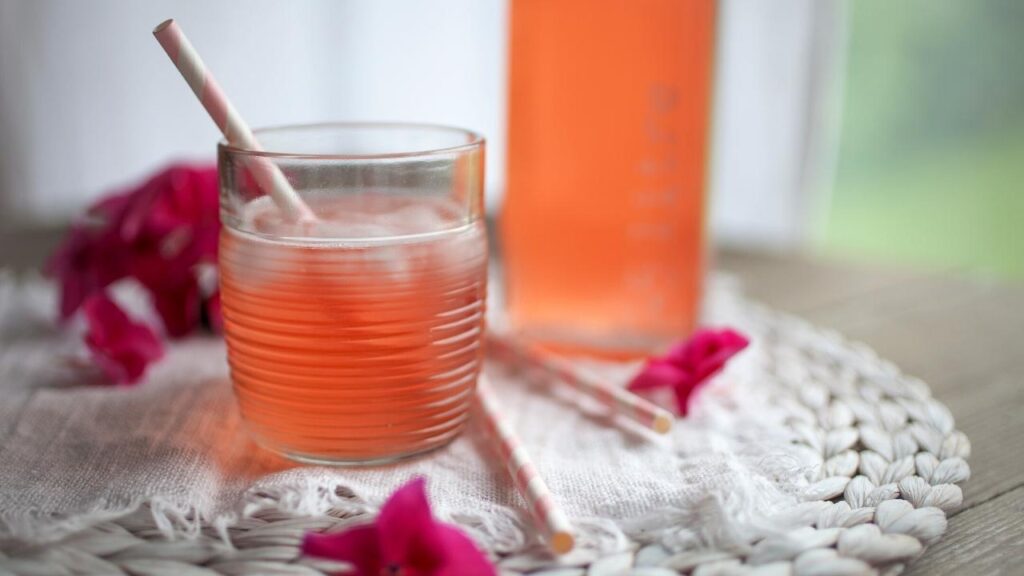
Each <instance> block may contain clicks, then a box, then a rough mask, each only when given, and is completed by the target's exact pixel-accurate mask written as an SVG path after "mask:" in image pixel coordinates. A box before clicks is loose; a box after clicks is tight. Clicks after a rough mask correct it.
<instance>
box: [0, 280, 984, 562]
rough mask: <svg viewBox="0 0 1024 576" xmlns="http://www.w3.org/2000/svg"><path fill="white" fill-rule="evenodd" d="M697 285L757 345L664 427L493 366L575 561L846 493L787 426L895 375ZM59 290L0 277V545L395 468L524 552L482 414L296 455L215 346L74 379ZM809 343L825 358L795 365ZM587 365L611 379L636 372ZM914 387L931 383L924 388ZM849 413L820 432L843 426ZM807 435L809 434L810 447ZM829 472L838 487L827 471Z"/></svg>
mask: <svg viewBox="0 0 1024 576" xmlns="http://www.w3.org/2000/svg"><path fill="white" fill-rule="evenodd" d="M710 293H711V296H710V297H709V298H708V303H707V310H706V314H705V323H706V324H708V325H729V326H732V327H735V328H737V329H739V330H741V331H743V332H745V333H746V334H747V335H749V336H750V337H751V340H752V345H751V347H750V348H748V349H747V350H746V351H744V352H743V353H742V354H741V355H740V356H738V357H737V358H736V359H735V360H734V361H733V362H732V363H731V364H729V365H728V367H727V368H726V370H725V371H724V372H723V373H722V374H721V375H719V376H718V377H716V378H715V379H714V381H713V383H712V384H711V385H710V386H709V387H708V388H706V389H705V390H704V391H703V392H702V393H701V395H700V396H699V397H698V399H697V401H696V402H695V404H694V409H693V411H692V413H691V415H690V416H689V417H687V418H686V419H684V420H681V421H679V422H678V423H677V426H676V427H675V428H674V429H673V431H672V432H671V433H670V434H669V435H667V436H666V437H657V436H655V435H653V434H649V433H647V432H645V431H643V430H638V429H637V428H635V427H632V426H631V425H630V424H629V423H627V422H621V421H618V420H609V419H608V418H607V417H606V416H604V415H603V413H602V412H601V410H600V408H597V407H592V409H590V410H587V411H584V412H581V411H579V410H577V409H575V408H573V407H572V406H570V405H569V404H567V402H568V401H570V400H572V399H573V398H575V397H573V396H567V395H565V394H562V393H556V392H555V391H554V390H552V389H550V388H546V387H544V386H543V385H542V386H536V385H531V384H529V383H527V382H526V381H524V379H523V378H522V376H521V375H518V374H516V373H514V372H510V371H508V370H506V369H505V368H503V367H501V366H500V365H495V364H491V363H489V364H488V366H487V370H488V372H489V373H490V374H491V375H492V379H493V381H494V388H495V390H496V392H498V396H499V398H500V400H501V402H502V406H503V407H504V409H505V410H506V411H507V414H508V416H509V421H510V423H511V424H512V425H513V426H514V427H515V429H516V431H517V432H518V433H519V434H520V435H521V438H522V440H523V442H524V444H525V446H526V447H527V448H528V450H529V451H530V454H531V455H532V457H533V459H534V460H535V461H536V464H537V467H538V469H539V471H540V473H541V474H542V475H543V476H544V478H545V479H546V481H547V483H548V485H549V486H550V488H551V490H552V492H553V493H554V494H555V496H556V499H557V501H558V502H559V503H560V504H561V505H562V506H563V507H564V509H565V511H566V512H567V513H568V515H569V517H570V518H571V519H572V521H573V522H574V523H575V524H576V527H577V528H578V532H579V542H580V549H579V550H578V551H576V552H574V554H576V555H579V556H584V557H589V558H598V557H600V556H606V555H608V554H610V553H614V552H617V551H620V550H626V549H629V548H630V547H633V546H634V544H633V542H636V541H639V542H658V543H660V544H661V545H662V546H664V547H665V548H667V549H669V550H686V549H692V548H694V547H695V546H697V547H700V548H704V549H707V548H710V549H714V550H720V551H726V552H732V553H734V554H746V553H748V552H749V551H750V550H751V547H752V545H753V544H755V543H757V542H762V541H765V539H766V538H768V539H769V540H770V538H771V537H773V536H776V535H778V534H782V533H784V532H786V531H788V530H792V529H795V528H799V527H801V526H806V525H807V524H809V523H811V522H812V521H811V520H808V519H807V518H805V516H806V517H808V518H809V517H810V516H808V513H810V514H812V515H813V517H815V518H816V517H817V515H818V513H819V512H820V507H819V508H816V509H815V511H809V509H808V508H807V507H806V506H804V505H802V504H800V503H801V502H802V501H804V500H812V501H818V502H813V503H815V504H822V502H820V500H828V499H830V498H833V497H834V496H836V495H837V494H842V492H843V489H844V488H846V486H847V483H849V478H850V476H852V475H853V474H854V473H855V471H856V470H857V462H856V461H854V462H853V463H852V466H853V468H852V469H851V470H845V469H843V470H839V469H838V468H836V470H838V472H837V471H832V472H829V470H832V469H831V468H829V466H832V467H833V468H835V467H837V466H838V467H839V468H842V467H843V463H842V462H839V463H833V462H832V460H831V459H829V460H827V459H828V458H829V457H830V456H834V455H839V456H842V455H843V454H845V453H847V452H850V450H849V449H850V448H852V447H854V445H855V444H856V443H857V442H858V436H857V433H856V430H855V429H853V428H850V430H854V433H853V437H852V438H847V436H849V435H848V434H847V435H841V434H840V435H837V437H836V438H832V435H831V434H829V435H828V436H827V437H826V436H825V435H824V433H822V434H821V438H817V436H815V437H814V438H804V437H801V435H800V434H801V427H800V425H799V424H800V421H802V420H805V419H808V418H809V419H810V420H814V421H815V422H816V421H817V420H816V419H817V417H818V415H817V414H815V413H814V406H815V404H816V403H817V404H820V405H821V407H822V408H823V410H824V412H823V415H822V417H824V418H833V417H834V418H840V419H843V418H844V416H843V414H839V415H835V416H833V415H831V412H832V410H830V409H829V405H828V398H829V394H830V390H831V391H832V393H836V392H835V391H836V390H837V386H838V388H839V389H841V388H842V386H844V385H846V386H852V383H853V382H854V381H856V380H857V379H858V378H875V379H876V380H878V381H879V382H883V381H889V380H892V379H893V378H894V376H893V373H894V369H893V368H892V367H891V366H889V365H887V364H884V363H882V362H880V361H877V359H874V360H872V358H873V357H869V356H868V357H865V356H864V355H865V354H866V353H865V352H863V351H859V350H857V349H855V348H851V347H849V346H848V345H845V344H843V343H840V342H838V339H826V340H824V341H821V342H817V341H816V342H813V343H812V342H810V339H812V338H816V339H819V340H820V333H818V332H812V331H810V330H806V329H801V327H802V326H803V325H802V324H787V323H786V322H782V321H779V320H778V319H777V318H776V317H775V316H773V315H771V314H770V313H768V312H766V311H763V310H761V309H759V308H757V307H755V306H752V305H750V304H749V303H747V302H746V301H744V300H743V299H742V298H741V297H740V296H739V294H738V291H737V290H736V289H735V288H734V287H731V286H730V285H729V283H728V282H723V281H722V280H721V279H719V280H718V281H716V282H714V283H713V285H712V288H711V290H710ZM129 296H130V295H129ZM54 297H55V296H54V293H53V288H52V286H51V285H49V284H48V283H46V282H43V281H41V280H38V279H30V280H23V281H15V280H14V279H13V278H12V277H10V276H0V543H2V542H3V541H4V540H7V541H11V540H16V541H33V542H45V541H54V540H56V539H59V538H61V537H62V536H64V535H66V534H68V533H71V532H75V531H78V530H80V529H82V528H83V527H85V526H88V525H92V524H95V523H97V522H101V521H104V520H107V519H110V518H114V517H117V516H120V515H123V514H125V513H127V512H130V511H132V510H134V509H136V508H138V507H139V506H140V505H141V504H143V503H148V504H149V505H150V507H151V508H152V511H153V515H154V519H155V521H156V525H157V526H158V527H159V528H160V529H161V530H162V531H164V532H165V533H167V534H169V535H174V536H179V535H188V534H197V533H198V531H199V529H200V526H201V524H204V523H205V524H212V525H213V526H216V527H219V528H220V529H222V530H223V529H224V528H226V527H227V526H230V525H231V524H232V523H233V522H235V521H237V520H238V519H239V518H241V517H244V516H246V515H251V514H254V513H257V512H260V513H262V512H263V511H265V510H266V509H268V508H276V509H282V510H285V511H287V512H291V513H302V514H322V513H324V512H325V511H327V510H329V509H333V510H339V509H340V510H346V509H348V510H351V511H352V512H362V511H372V510H374V509H375V508H376V507H378V506H379V505H380V503H382V502H383V501H384V500H385V499H386V498H387V496H388V495H389V494H390V493H391V492H392V491H393V490H394V489H395V488H397V487H398V486H399V485H401V484H402V483H404V482H405V481H406V480H408V479H409V478H410V477H412V476H414V475H424V476H426V477H427V478H428V489H429V492H430V497H431V500H432V502H433V504H434V508H435V511H436V512H437V514H438V515H439V516H441V517H442V518H445V519H447V520H449V521H452V522H456V523H458V524H460V525H461V526H463V527H464V528H465V529H466V530H467V531H468V532H469V533H470V534H471V535H472V536H474V537H475V538H476V539H477V540H478V541H479V542H480V544H481V545H483V546H484V547H485V548H487V549H488V550H490V551H492V552H495V553H498V554H503V555H505V554H510V553H518V554H521V553H524V552H527V551H529V550H530V549H539V547H538V544H537V536H536V533H535V531H534V530H533V528H532V525H531V522H530V520H529V517H528V516H527V513H526V511H525V508H524V506H523V502H522V500H521V499H520V498H519V496H518V495H517V494H516V492H515V490H514V488H513V486H512V484H511V483H510V482H509V480H508V478H507V476H506V472H505V470H504V468H503V467H502V466H501V465H500V463H498V462H496V461H495V457H494V455H493V454H494V453H493V452H492V451H491V449H490V446H489V444H488V442H487V440H486V438H485V437H484V435H483V434H482V431H481V430H480V429H479V428H478V427H477V426H475V425H473V424H471V425H470V426H469V428H467V430H466V432H465V433H464V434H463V435H462V436H461V437H459V438H458V439H457V440H456V441H455V442H454V443H453V444H451V445H450V446H448V447H446V448H444V449H442V450H440V451H437V452H434V453H432V454H429V455H427V456H425V457H421V458H418V459H414V460H411V461H408V462H404V463H400V464H396V465H391V466H386V467H374V468H364V469H345V468H329V467H318V466H307V465H299V464H295V463H292V462H290V461H287V460H284V459H282V458H279V457H277V456H275V455H272V454H270V453H268V452H266V451H263V450H261V449H259V448H258V447H257V446H256V445H254V444H253V442H252V441H251V440H250V439H249V438H248V437H247V435H246V433H245V430H244V427H243V424H242V422H241V421H240V419H239V415H238V412H237V410H236V408H235V404H234V399H233V397H232V392H231V388H230V384H229V383H228V381H227V379H226V376H227V368H226V365H225V361H224V346H223V343H222V342H221V341H220V340H218V339H214V338H194V339H190V340H186V341H184V342H181V343H177V344H175V345H173V346H172V347H171V348H170V350H169V354H168V356H167V357H166V358H165V359H164V360H162V361H161V362H160V363H159V364H157V365H156V366H155V367H154V369H153V370H152V371H151V373H150V374H149V376H148V377H147V378H146V380H145V381H143V382H142V383H140V384H139V385H138V386H137V387H134V388H111V387H103V386H94V385H86V384H85V383H84V381H85V380H87V377H86V376H83V372H82V369H81V368H80V367H74V363H73V362H69V361H68V359H69V358H74V357H75V355H80V354H81V353H82V352H81V349H80V346H81V345H80V344H79V343H78V341H77V339H76V338H75V337H73V336H72V335H70V334H68V333H66V332H65V333H60V332H57V331H55V330H54V328H53V327H52V326H53V325H52V320H51V318H52V316H53V311H54V309H55V304H54ZM790 322H791V321H790ZM808 349H811V350H816V351H818V352H820V355H821V358H818V359H813V358H811V359H810V361H809V360H808V357H807V350H808ZM816 367H817V368H816ZM821 367H824V368H821ZM584 368H585V369H590V370H599V371H601V372H602V373H603V375H604V376H605V377H607V378H612V379H615V380H616V381H619V382H624V381H625V380H626V379H627V378H628V377H629V375H630V374H631V373H633V372H634V371H635V370H636V369H637V368H638V365H637V364H633V365H589V366H585V367H584ZM825 379H829V380H834V381H830V382H828V383H826V382H824V380H825ZM910 384H911V386H910V388H911V389H912V390H913V389H915V386H914V385H913V384H914V382H910ZM901 385H902V384H901ZM922 386H923V385H922ZM795 388H797V389H800V390H801V391H802V392H801V394H804V392H803V390H804V389H806V395H807V398H806V399H805V400H806V401H802V402H797V401H794V394H793V390H794V389H795ZM783 390H785V391H786V392H785V393H782V391H783ZM916 390H917V391H916V392H914V393H915V394H917V393H920V394H924V395H925V396H926V395H927V387H924V389H923V391H921V389H920V386H917V388H916ZM926 400H927V398H922V401H926ZM847 412H849V410H848V409H847ZM844 414H845V413H844ZM851 414H852V413H851ZM938 416H942V414H939V415H938ZM938 416H936V417H938ZM849 420H850V421H849V422H847V421H845V420H844V421H843V422H839V421H837V422H835V423H834V424H835V426H836V427H837V428H841V427H842V426H847V427H848V426H849V425H850V424H851V422H852V421H853V420H852V416H851V418H850V419H849ZM905 420H906V412H904V413H903V421H904V422H905ZM949 427H950V430H949V432H952V421H951V420H950V422H949ZM826 428H827V426H826ZM812 433H813V434H816V433H817V432H814V431H812ZM815 440H818V441H819V443H820V444H822V445H821V446H820V447H818V448H814V441H815ZM964 441H966V439H964ZM940 442H941V439H940ZM826 443H827V445H826ZM833 444H834V445H833ZM809 446H811V448H812V449H809V448H808V447H809ZM915 446H916V445H915ZM855 455H856V454H855V453H854V456H855ZM890 457H891V455H890ZM826 460H827V461H826ZM847 467H848V466H847ZM862 468H863V466H862ZM883 471H884V464H883ZM912 472H913V466H911V470H909V471H908V472H907V474H910V473H912ZM862 473H863V472H862ZM880 474H881V473H880ZM831 475H836V476H837V477H839V476H843V478H842V479H843V480H845V482H843V483H842V486H839V485H838V484H837V482H832V483H829V481H831V480H833V478H830V477H827V476H831ZM903 476H906V474H904V475H903ZM903 476H899V477H897V478H895V480H886V481H898V480H899V479H900V478H902V477H903ZM960 479H961V480H962V478H960ZM874 480H875V483H881V482H880V480H879V479H874ZM865 481H867V480H865ZM953 481H959V480H953ZM868 483H869V484H870V482H868ZM832 484H836V485H835V486H833V485H832ZM805 512H807V513H805Z"/></svg>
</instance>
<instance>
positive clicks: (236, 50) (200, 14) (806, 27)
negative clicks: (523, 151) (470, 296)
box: [0, 0, 840, 246]
mask: <svg viewBox="0 0 1024 576" xmlns="http://www.w3.org/2000/svg"><path fill="white" fill-rule="evenodd" d="M507 1H508V0H430V1H426V0H424V1H419V0H379V1H374V0H349V1H344V0H343V1H328V0H290V1H287V2H286V1H283V0H258V1H252V0H250V1H247V2H237V1H229V0H187V1H178V2H172V1H169V0H149V1H146V2H133V1H129V0H93V1H90V2H81V1H77V0H35V1H30V0H0V210H2V217H0V222H2V221H6V222H7V224H8V225H10V223H12V222H15V223H26V222H45V221H60V220H64V219H66V218H68V217H69V216H70V215H71V214H73V213H75V212H76V211H78V210H80V209H81V208H82V207H83V206H84V205H85V204H87V203H88V202H89V201H90V200H91V199H92V198H94V197H95V196H97V195H98V194H101V193H103V192H105V191H108V190H111V189H112V188H117V187H119V186H124V185H128V184H130V183H132V182H134V181H137V180H138V179H140V178H142V177H144V176H145V175H146V174H147V173H149V172H150V171H152V170H155V169H157V168H158V167H160V166H162V165H164V164H166V163H167V162H170V161H171V160H175V159H203V160H212V159H213V158H214V147H215V143H216V141H217V140H218V138H219V136H218V134H217V132H216V129H215V128H214V127H213V125H212V123H211V122H210V120H209V119H208V118H207V117H206V116H205V113H204V112H203V111H202V109H201V108H200V107H199V104H198V103H197V102H196V101H195V98H194V97H193V96H192V94H191V92H189V90H188V88H187V87H186V85H185V83H184V82H183V81H182V79H181V78H180V77H179V76H178V73H177V71H176V70H175V69H174V68H173V66H172V65H171V64H170V62H169V61H168V60H167V57H166V56H165V55H164V54H163V52H162V51H161V49H160V47H159V46H158V45H157V43H156V41H155V40H154V39H153V38H152V35H151V30H152V28H153V27H154V26H155V25H156V24H157V23H159V22H160V21H162V20H164V19H166V18H169V17H174V18H176V19H177V20H178V21H179V23H180V24H181V26H182V27H183V28H184V30H185V31H186V32H187V33H188V35H189V36H190V38H191V40H192V42H193V44H195V46H196V48H197V49H198V50H199V51H200V53H201V54H202V55H203V57H204V59H205V60H206V63H207V65H208V66H209V67H210V69H211V70H212V71H213V72H214V73H215V74H216V75H217V77H218V79H219V80H220V82H221V84H222V85H223V86H224V89H225V91H226V92H227V93H228V94H229V95H230V96H231V98H232V99H233V100H234V102H235V105H236V107H237V108H238V109H239V111H240V112H241V113H242V115H243V117H245V118H246V120H247V121H248V122H249V123H250V124H252V125H254V126H259V125H273V124H284V123H301V122H316V121H322V120H327V119H358V120H414V121H422V122H437V123H445V124H455V125H461V126H465V127H469V128H473V129H476V130H479V131H481V132H483V133H484V134H485V135H486V136H487V138H488V141H489V148H488V156H487V162H488V165H487V181H488V195H489V198H488V202H489V205H490V206H491V207H492V208H494V207H496V206H498V205H499V204H500V197H501V193H502V191H503V182H504V154H505V152H504V136H505V133H504V111H505V54H506V49H505V42H506V33H507V30H506V28H507V22H506V13H507ZM551 1H560V0H551ZM837 2H839V0H826V1H824V2H815V1H814V0H773V1H771V2H761V1H759V0H723V1H722V2H721V6H720V12H719V13H720V22H719V30H720V32H721V36H720V37H719V43H718V44H719V61H718V71H717V83H718V85H717V87H716V99H717V103H716V111H715V121H714V131H715V137H714V151H713V157H714V162H713V163H712V179H711V180H712V183H713V201H712V210H711V229H712V231H713V233H714V235H715V237H716V238H718V239H720V240H724V241H726V242H733V243H756V244H759V245H764V244H768V245H779V246H787V245H794V244H800V243H802V242H804V241H805V240H806V239H807V237H808V232H809V224H808V223H809V220H810V217H811V215H812V213H813V206H812V205H813V203H814V201H813V197H812V196H811V194H810V193H809V191H810V189H811V188H817V186H816V185H815V184H816V179H815V177H813V176H814V174H815V172H814V169H817V168H816V167H817V166H822V165H824V166H827V158H828V156H829V154H828V153H827V150H828V146H827V144H828V138H824V139H823V138H822V137H821V135H822V134H824V133H826V132H827V130H826V128H827V127H828V125H829V124H828V123H827V122H822V121H821V118H822V117H824V116H827V113H828V111H829V110H828V107H825V109H824V110H823V109H821V107H820V106H819V104H820V102H822V101H824V99H823V96H822V91H821V87H822V86H825V85H826V83H825V82H823V80H828V78H823V77H822V74H821V70H823V69H826V68H827V66H829V65H830V63H831V62H832V60H834V58H831V57H830V56H829V55H830V54H831V53H832V51H834V48H835V46H837V45H839V44H838V43H836V42H834V41H832V42H823V39H825V40H828V39H830V38H832V36H833V35H832V34H831V32H834V31H838V30H839V29H840V26H838V25H837V22H838V20H837V19H836V18H835V15H836V14H837V13H838V12H839V11H837V10H836V4H837ZM823 67H826V68H823ZM822 150H824V151H825V153H822ZM823 160H824V161H823ZM812 168H813V169H812ZM819 172H820V171H819Z"/></svg>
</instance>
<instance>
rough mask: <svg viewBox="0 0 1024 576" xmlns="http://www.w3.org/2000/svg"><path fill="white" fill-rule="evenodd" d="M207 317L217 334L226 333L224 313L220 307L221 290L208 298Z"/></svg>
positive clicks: (211, 327)
mask: <svg viewBox="0 0 1024 576" xmlns="http://www.w3.org/2000/svg"><path fill="white" fill-rule="evenodd" d="M205 306H206V319H207V322H209V324H210V330H213V332H214V333H215V334H223V333H224V314H223V312H221V309H220V290H218V291H216V292H214V293H213V295H212V296H210V297H209V298H208V299H207V300H206V304H205Z"/></svg>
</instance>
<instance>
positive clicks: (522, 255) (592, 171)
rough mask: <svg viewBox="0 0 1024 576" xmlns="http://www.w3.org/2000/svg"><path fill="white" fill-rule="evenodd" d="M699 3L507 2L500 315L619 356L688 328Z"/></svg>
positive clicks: (698, 119) (698, 141) (695, 213)
mask: <svg viewBox="0 0 1024 576" xmlns="http://www.w3.org/2000/svg"><path fill="white" fill-rule="evenodd" d="M713 42H714V2H713V1H712V0H636V1H632V2H616V1H607V0H558V1H555V2H550V1H546V0H513V1H512V32H511V52H510V58H511V60H510V68H511V73H510V92H509V142H508V196H507V199H506V202H505V208H504V214H503V219H502V242H503V252H504V263H505V277H506V289H507V298H508V308H509V315H510V320H511V322H512V324H513V326H514V327H516V328H518V329H519V330H521V331H523V332H525V333H526V334H527V335H528V336H532V337H534V338H535V339H537V340H540V341H541V342H545V343H548V344H551V345H557V346H554V347H557V348H562V349H574V350H576V351H580V350H584V351H590V352H601V353H604V354H611V355H619V356H631V355H637V354H643V353H647V352H649V351H650V350H651V348H654V347H657V346H658V345H660V344H662V343H664V342H665V341H667V340H671V339H676V338H679V337H682V336H685V335H686V334H687V333H689V332H690V331H691V330H692V329H693V327H694V326H695V323H696V319H697V312H698V303H699V299H700V298H699V296H700V291H701V283H702V272H703V255H704V248H703V244H704V242H703V234H704V232H703V213H704V204H703V196H704V187H705V164H706V161H707V147H708V124H709V116H710V101H711V80H712V56H713Z"/></svg>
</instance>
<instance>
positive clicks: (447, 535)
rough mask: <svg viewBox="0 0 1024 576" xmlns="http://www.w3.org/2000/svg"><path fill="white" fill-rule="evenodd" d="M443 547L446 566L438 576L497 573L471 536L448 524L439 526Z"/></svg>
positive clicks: (490, 574) (442, 567) (491, 575)
mask: <svg viewBox="0 0 1024 576" xmlns="http://www.w3.org/2000/svg"><path fill="white" fill-rule="evenodd" d="M438 531H439V534H440V536H441V545H442V547H443V548H444V551H445V556H446V558H445V562H444V565H443V566H441V567H440V568H438V569H437V570H436V571H435V572H434V574H436V575H437V576H464V575H468V574H473V575H477V574H478V575H479V576H493V575H494V574H495V573H496V572H495V569H494V565H492V564H491V563H490V562H489V561H488V560H487V557H486V556H484V553H483V552H481V551H480V548H478V547H477V545H476V542H473V540H472V539H470V538H469V536H466V535H465V534H464V533H463V532H462V531H461V530H459V529H458V528H455V527H453V526H449V525H447V524H439V525H438Z"/></svg>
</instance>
